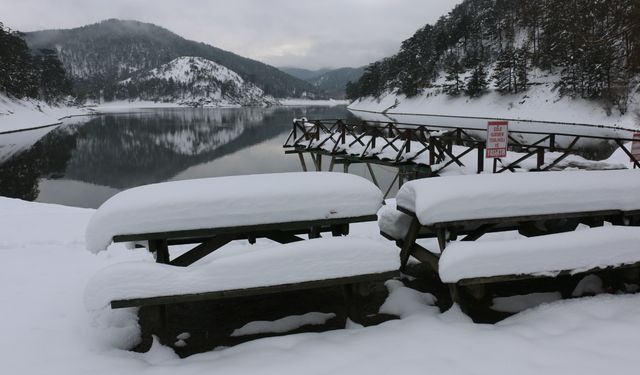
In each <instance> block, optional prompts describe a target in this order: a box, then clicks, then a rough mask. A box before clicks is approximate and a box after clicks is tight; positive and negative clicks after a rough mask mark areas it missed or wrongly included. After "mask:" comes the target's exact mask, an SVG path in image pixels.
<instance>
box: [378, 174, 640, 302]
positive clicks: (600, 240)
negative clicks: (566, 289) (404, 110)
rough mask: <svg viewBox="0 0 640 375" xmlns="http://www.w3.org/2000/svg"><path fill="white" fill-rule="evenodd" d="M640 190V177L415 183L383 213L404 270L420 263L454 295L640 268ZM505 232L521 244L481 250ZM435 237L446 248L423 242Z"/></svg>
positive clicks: (474, 178)
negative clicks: (459, 288)
mask: <svg viewBox="0 0 640 375" xmlns="http://www.w3.org/2000/svg"><path fill="white" fill-rule="evenodd" d="M639 191H640V173H638V171H633V170H616V171H571V172H548V173H514V174H504V175H503V174H497V175H496V174H492V175H478V176H454V177H442V178H430V179H422V180H414V181H411V182H408V183H406V184H405V185H404V186H403V187H402V188H401V189H400V191H399V192H398V194H397V197H396V207H384V208H382V209H381V210H380V212H379V216H380V218H379V226H380V230H381V233H383V235H384V236H385V237H387V238H389V239H392V240H396V243H397V244H398V246H399V247H400V248H401V255H400V258H401V269H403V270H406V266H407V263H408V261H409V258H410V257H411V256H413V257H414V258H415V259H417V260H418V261H420V262H422V263H425V264H427V265H428V267H429V269H431V270H432V272H433V273H434V275H435V276H436V278H437V279H438V280H441V281H442V282H444V283H448V284H449V285H450V288H454V289H452V290H455V286H456V284H460V285H479V284H485V283H492V282H501V281H509V280H519V279H523V278H531V277H534V278H535V277H539V276H557V275H573V274H577V273H581V272H586V271H593V270H599V269H600V270H601V269H608V268H617V267H628V266H637V265H638V264H639V262H640V247H639V246H638V245H637V239H638V238H640V229H639V228H638V227H639V226H640V199H638V192H639ZM611 224H613V226H609V225H611ZM602 226H605V227H604V228H599V227H602ZM585 228H586V229H585ZM576 229H577V230H576ZM502 231H514V236H512V235H509V236H511V237H512V238H514V239H513V240H504V239H500V240H493V239H492V240H482V241H477V240H479V239H480V238H481V237H482V236H484V235H485V234H487V233H491V232H502ZM518 232H519V234H520V235H524V237H522V236H517V234H518ZM459 236H464V237H462V238H461V239H460V238H458V237H459ZM430 237H435V238H437V240H438V241H437V245H436V244H435V243H430V244H428V245H425V246H426V247H428V246H437V247H438V248H437V249H428V248H426V247H425V246H421V245H420V244H419V243H418V242H417V240H418V239H420V238H430ZM529 237H530V238H529ZM421 243H422V245H424V242H421ZM452 293H454V292H452ZM454 294H455V293H454ZM452 298H453V299H455V298H456V296H454V295H452Z"/></svg>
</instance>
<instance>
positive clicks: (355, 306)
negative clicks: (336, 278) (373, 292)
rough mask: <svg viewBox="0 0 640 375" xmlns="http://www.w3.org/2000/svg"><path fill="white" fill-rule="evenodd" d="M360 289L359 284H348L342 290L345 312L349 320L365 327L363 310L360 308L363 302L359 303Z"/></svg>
mask: <svg viewBox="0 0 640 375" xmlns="http://www.w3.org/2000/svg"><path fill="white" fill-rule="evenodd" d="M358 289H359V285H358V284H348V285H344V286H343V288H342V290H343V295H344V304H345V311H346V313H347V318H349V319H350V320H351V321H352V322H355V323H358V324H363V325H364V316H363V313H362V309H361V308H360V302H361V301H359V300H360V298H358V297H359V293H358V292H359V290H358Z"/></svg>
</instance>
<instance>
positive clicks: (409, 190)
mask: <svg viewBox="0 0 640 375" xmlns="http://www.w3.org/2000/svg"><path fill="white" fill-rule="evenodd" d="M639 190H640V173H638V171H636V170H619V171H564V172H547V173H509V174H484V175H471V176H450V177H443V178H429V179H421V180H414V181H411V182H408V183H406V184H404V185H403V186H402V188H401V189H400V191H399V192H398V195H397V196H396V201H397V204H398V207H402V208H405V209H407V210H409V211H411V212H415V213H416V215H417V216H418V219H419V220H420V223H421V224H423V225H430V224H434V223H445V222H450V221H456V220H473V219H489V218H500V217H514V216H525V215H544V214H553V213H563V212H585V211H598V210H637V209H640V199H638V195H637V192H638V191H639Z"/></svg>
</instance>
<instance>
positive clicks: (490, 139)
mask: <svg viewBox="0 0 640 375" xmlns="http://www.w3.org/2000/svg"><path fill="white" fill-rule="evenodd" d="M508 142H509V122H508V121H489V124H488V125H487V155H486V157H487V159H491V158H504V157H506V156H507V144H508Z"/></svg>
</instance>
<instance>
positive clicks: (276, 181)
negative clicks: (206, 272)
mask: <svg viewBox="0 0 640 375" xmlns="http://www.w3.org/2000/svg"><path fill="white" fill-rule="evenodd" d="M381 205H382V192H381V191H380V190H379V189H378V188H377V187H376V186H375V185H374V184H373V183H371V182H369V181H367V180H366V179H364V178H362V177H358V176H354V175H349V174H343V173H329V172H311V173H280V174H264V175H249V176H232V177H218V178H208V179H200V180H186V181H176V182H167V183H160V184H154V185H147V186H141V187H137V188H134V189H130V190H126V191H124V192H121V193H119V194H117V195H115V196H114V197H112V198H111V199H109V200H108V201H106V202H105V203H104V204H103V205H102V206H101V207H100V208H99V209H98V210H97V211H96V213H95V214H94V216H93V217H92V219H91V221H90V223H89V225H88V228H87V232H86V233H87V235H86V243H87V248H88V249H89V250H90V251H92V252H98V251H102V250H105V249H106V248H107V247H108V246H109V244H110V243H111V242H112V241H113V242H143V241H148V245H149V249H150V251H152V252H154V253H156V258H157V260H158V262H159V263H169V264H172V265H176V266H187V265H189V264H192V263H194V262H195V261H197V260H199V259H201V258H202V257H204V256H206V255H207V254H209V253H211V252H212V251H214V250H216V249H218V248H220V247H221V246H224V245H225V244H227V243H229V242H230V241H233V240H239V239H248V240H250V241H255V239H256V238H269V239H271V240H274V241H277V242H280V243H290V242H295V241H299V240H302V238H300V237H298V236H297V235H300V234H308V235H309V237H311V238H314V237H319V235H320V232H326V231H331V232H332V233H333V234H334V235H346V234H348V231H349V224H350V223H356V222H362V221H374V220H376V218H377V216H376V212H377V210H378V209H379V208H380V206H381ZM188 243H195V244H200V245H198V246H196V247H195V248H193V249H192V250H191V251H189V252H187V253H186V254H184V255H181V256H180V257H178V258H176V259H173V260H171V259H170V255H169V251H168V247H169V246H171V245H181V244H188Z"/></svg>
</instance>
